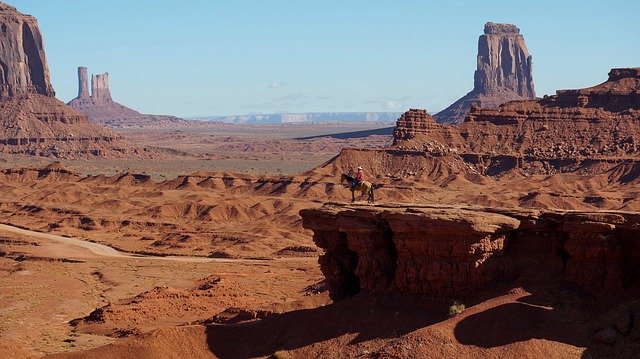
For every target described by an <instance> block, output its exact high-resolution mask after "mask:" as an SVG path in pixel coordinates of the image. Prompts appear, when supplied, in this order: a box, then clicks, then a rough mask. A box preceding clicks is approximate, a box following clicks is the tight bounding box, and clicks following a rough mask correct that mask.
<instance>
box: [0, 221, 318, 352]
mask: <svg viewBox="0 0 640 359" xmlns="http://www.w3.org/2000/svg"><path fill="white" fill-rule="evenodd" d="M0 238H1V243H2V244H1V246H0V249H1V250H2V251H3V252H5V253H7V252H9V253H10V254H9V256H8V257H6V256H5V257H3V258H0V296H1V297H2V298H3V300H2V303H1V304H0V318H1V320H0V323H1V324H0V333H1V336H0V337H1V338H2V339H1V340H0V343H2V345H3V346H4V347H5V348H9V347H11V346H12V345H13V346H14V347H16V348H29V349H31V350H33V351H35V352H38V353H54V352H60V351H68V350H78V349H84V348H91V347H95V346H99V345H103V344H107V343H110V342H113V341H114V338H112V337H107V336H104V335H96V334H85V333H82V331H81V330H79V329H77V328H74V327H72V326H70V325H69V324H68V322H69V321H71V320H73V319H76V318H80V317H83V316H86V315H88V314H89V313H91V312H92V311H93V310H94V309H95V308H99V307H102V306H105V305H109V304H112V305H114V306H115V305H118V304H119V303H127V304H130V302H131V299H132V298H136V297H137V296H138V295H139V294H141V293H144V292H149V291H150V292H151V293H154V294H155V298H143V299H140V298H138V299H137V300H134V301H133V302H137V303H135V304H136V305H137V306H136V305H126V304H123V306H122V308H121V309H119V311H118V312H117V313H115V314H113V315H114V316H115V317H117V318H116V319H115V320H114V321H112V322H108V323H106V325H104V326H109V325H113V324H114V322H115V323H116V325H115V326H116V327H117V328H108V329H102V328H100V325H97V327H98V328H92V329H91V330H85V331H86V332H98V333H99V332H101V331H104V332H108V333H109V334H110V335H112V336H117V335H113V333H115V332H118V331H119V332H120V335H127V334H131V333H137V332H140V331H147V330H152V329H155V328H160V327H164V326H168V325H171V326H172V325H179V324H183V323H189V322H193V321H196V320H202V319H207V318H209V317H212V316H213V315H215V314H216V313H219V312H222V311H224V310H225V309H226V308H228V307H260V306H264V307H268V306H269V305H272V304H274V303H282V302H289V301H293V300H296V299H299V298H303V297H305V295H304V289H305V288H306V287H307V286H310V285H313V284H314V283H316V282H318V281H320V280H321V277H320V273H319V270H318V268H317V264H316V263H315V258H303V259H299V258H293V259H291V260H279V261H242V260H241V261H232V260H225V261H219V260H216V261H213V262H212V261H211V259H206V258H205V260H204V261H203V260H200V259H201V258H196V260H194V261H187V260H184V258H183V259H181V260H180V259H179V260H166V259H164V258H137V257H131V256H129V255H122V254H121V253H120V252H117V251H115V250H108V249H107V248H105V247H104V246H101V245H96V244H93V243H86V242H81V241H73V239H70V238H65V237H59V236H52V235H47V234H41V233H32V232H26V231H22V230H16V229H14V228H11V227H7V226H2V227H1V228H0ZM212 275H215V277H216V278H218V279H216V281H215V284H214V285H213V287H212V288H210V289H208V290H206V291H196V292H195V293H194V292H193V288H194V287H198V286H199V285H200V284H201V282H202V279H203V278H210V277H211V276H212ZM205 282H206V280H205ZM205 292H206V293H205ZM198 299H200V300H198ZM147 302H151V304H148V303H147ZM1 350H2V346H0V353H1V352H2V351H1Z"/></svg>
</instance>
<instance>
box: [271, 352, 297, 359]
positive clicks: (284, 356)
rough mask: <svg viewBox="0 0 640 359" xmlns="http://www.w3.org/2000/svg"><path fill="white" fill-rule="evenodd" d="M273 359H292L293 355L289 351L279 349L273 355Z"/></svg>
mask: <svg viewBox="0 0 640 359" xmlns="http://www.w3.org/2000/svg"><path fill="white" fill-rule="evenodd" d="M271 358H272V359H291V358H292V356H291V354H289V353H288V352H287V351H284V350H278V351H277V352H275V353H273V355H272V356H271Z"/></svg>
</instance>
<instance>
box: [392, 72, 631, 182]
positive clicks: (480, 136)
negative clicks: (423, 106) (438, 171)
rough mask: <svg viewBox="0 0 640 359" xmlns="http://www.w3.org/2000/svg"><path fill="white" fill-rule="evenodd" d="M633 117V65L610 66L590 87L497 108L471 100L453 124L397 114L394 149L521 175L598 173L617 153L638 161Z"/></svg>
mask: <svg viewBox="0 0 640 359" xmlns="http://www.w3.org/2000/svg"><path fill="white" fill-rule="evenodd" d="M638 118H640V69H613V70H611V72H610V73H609V79H608V80H607V81H606V82H604V83H602V84H600V85H597V86H594V87H590V88H586V89H578V90H562V91H558V92H557V94H556V95H555V96H545V97H544V98H542V99H539V100H530V101H513V102H509V103H506V104H504V105H501V106H500V107H498V108H497V109H481V108H478V107H473V108H472V109H471V112H470V113H469V115H468V118H467V120H466V121H465V122H464V123H462V124H461V125H459V126H444V125H439V124H435V123H434V122H433V118H432V117H431V116H429V115H428V114H427V113H426V112H425V111H424V110H422V111H420V110H410V111H408V112H407V113H405V114H404V115H403V116H402V117H401V118H400V119H399V120H398V123H397V125H396V129H395V132H394V145H395V146H394V148H395V149H400V150H415V151H424V152H426V153H432V152H434V151H435V152H436V154H439V153H443V152H444V153H446V152H452V153H456V154H458V155H459V156H460V157H461V158H462V159H463V160H465V161H466V162H467V163H468V165H470V166H472V167H473V168H474V169H475V170H476V171H477V172H478V173H481V174H488V175H496V174H500V173H503V172H505V171H508V170H511V169H515V168H517V169H519V170H521V171H522V172H524V173H526V174H552V173H556V172H573V171H576V170H580V171H583V172H587V173H595V172H593V171H600V173H602V171H606V170H608V169H611V168H612V167H613V166H614V165H615V164H616V163H618V162H620V161H622V160H626V161H630V163H635V162H636V161H639V160H640V126H639V125H638V122H637V119H638ZM595 164H599V167H597V168H596V166H594V165H595ZM427 170H430V169H427Z"/></svg>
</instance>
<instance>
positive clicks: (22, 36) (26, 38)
mask: <svg viewBox="0 0 640 359" xmlns="http://www.w3.org/2000/svg"><path fill="white" fill-rule="evenodd" d="M134 151H135V149H134V148H133V146H131V145H130V144H128V143H126V142H125V141H124V140H122V138H120V136H118V135H117V134H115V133H113V132H111V131H109V130H106V129H104V128H102V127H100V126H97V125H95V124H93V123H91V122H90V121H89V120H88V119H87V118H86V117H85V116H84V115H82V114H81V113H79V112H78V111H76V110H74V109H72V108H70V107H68V106H66V105H65V104H64V103H62V102H61V101H59V100H57V99H56V98H55V92H54V90H53V86H52V85H51V80H50V77H49V67H48V65H47V60H46V56H45V51H44V44H43V41H42V34H41V33H40V28H39V27H38V23H37V21H36V19H35V18H34V17H32V16H29V15H25V14H22V13H20V12H18V11H17V10H16V9H15V8H14V7H13V6H10V5H7V4H4V3H0V152H3V153H16V154H30V155H39V156H54V157H78V156H111V157H114V156H123V155H127V154H129V153H132V152H134Z"/></svg>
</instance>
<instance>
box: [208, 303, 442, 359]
mask: <svg viewBox="0 0 640 359" xmlns="http://www.w3.org/2000/svg"><path fill="white" fill-rule="evenodd" d="M447 311H448V307H447V306H446V305H444V304H438V303H433V302H431V303H429V302H428V301H426V300H425V299H424V297H417V296H406V295H405V296H402V295H375V294H371V295H358V296H356V297H354V298H351V299H348V300H344V301H340V302H337V303H334V304H331V305H328V306H325V307H320V308H315V309H307V310H297V311H293V312H287V313H283V314H279V315H274V316H270V317H267V318H265V319H263V320H260V321H257V322H250V323H240V324H235V325H209V326H208V327H207V336H208V345H209V348H210V350H211V351H212V352H213V353H214V354H215V355H216V356H217V357H218V358H221V359H226V358H250V357H260V356H268V355H271V354H273V353H275V352H277V351H279V350H293V349H297V348H302V347H305V346H308V345H311V344H314V343H319V342H323V341H327V340H331V339H336V338H340V337H343V336H344V338H343V339H339V344H338V345H341V346H346V345H349V344H357V343H361V342H365V341H368V340H372V339H385V338H397V337H400V336H402V335H405V334H408V333H410V332H412V331H415V330H417V329H419V328H422V327H426V326H429V325H432V324H434V323H437V322H441V321H443V320H445V319H447V318H448V312H447Z"/></svg>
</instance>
